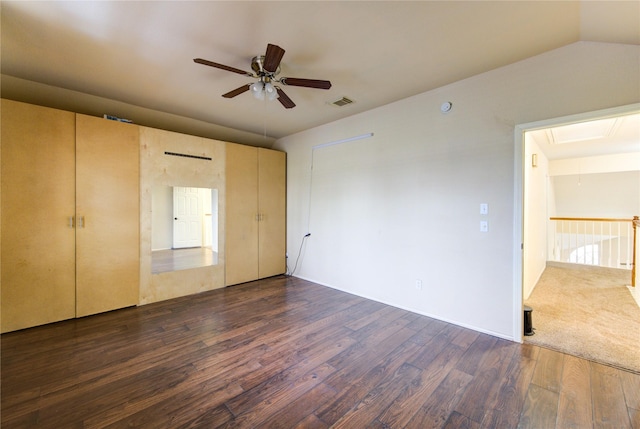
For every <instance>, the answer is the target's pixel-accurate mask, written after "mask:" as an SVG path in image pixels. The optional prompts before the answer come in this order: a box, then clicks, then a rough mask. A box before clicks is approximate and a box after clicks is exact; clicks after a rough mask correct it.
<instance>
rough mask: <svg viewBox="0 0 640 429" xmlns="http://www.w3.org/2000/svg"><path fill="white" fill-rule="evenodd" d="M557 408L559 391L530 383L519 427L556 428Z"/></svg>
mask: <svg viewBox="0 0 640 429" xmlns="http://www.w3.org/2000/svg"><path fill="white" fill-rule="evenodd" d="M557 410H558V393H556V392H552V391H551V390H547V389H545V388H543V387H540V386H538V385H537V384H530V385H529V390H528V392H527V399H526V400H525V403H524V408H523V410H522V414H521V416H520V422H519V423H518V428H519V429H525V428H530V429H539V428H555V427H556V417H557V414H558V413H557Z"/></svg>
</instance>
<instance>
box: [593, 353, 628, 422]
mask: <svg viewBox="0 0 640 429" xmlns="http://www.w3.org/2000/svg"><path fill="white" fill-rule="evenodd" d="M590 366H591V397H592V400H593V423H594V425H595V426H597V427H603V428H605V427H606V428H613V427H616V428H620V429H626V428H631V420H630V418H629V410H628V409H627V406H626V402H625V397H624V392H623V390H622V383H621V381H620V377H619V376H618V371H617V370H615V369H614V368H611V367H608V366H604V365H601V364H599V363H595V362H590Z"/></svg>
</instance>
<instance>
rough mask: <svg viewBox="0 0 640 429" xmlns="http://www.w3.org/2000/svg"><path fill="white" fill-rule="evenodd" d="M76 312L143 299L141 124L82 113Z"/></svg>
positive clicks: (78, 146)
mask: <svg viewBox="0 0 640 429" xmlns="http://www.w3.org/2000/svg"><path fill="white" fill-rule="evenodd" d="M76 165H77V166H76V171H77V180H76V192H77V200H76V201H77V202H76V215H77V218H78V225H77V230H76V246H77V252H76V255H77V256H76V260H77V268H76V315H77V317H81V316H86V315H89V314H95V313H100V312H104V311H109V310H114V309H117V308H123V307H127V306H132V305H136V304H137V303H138V292H139V279H140V270H139V265H140V246H139V240H140V226H139V225H140V191H139V186H140V185H139V183H140V149H139V128H138V126H136V125H132V124H126V123H121V122H117V121H109V120H105V119H102V118H97V117H92V116H85V115H77V119H76Z"/></svg>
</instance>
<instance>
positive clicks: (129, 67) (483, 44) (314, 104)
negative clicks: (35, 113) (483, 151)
mask: <svg viewBox="0 0 640 429" xmlns="http://www.w3.org/2000/svg"><path fill="white" fill-rule="evenodd" d="M0 12H1V36H2V39H1V43H2V47H1V48H2V50H1V55H2V56H1V60H2V62H1V72H2V95H3V97H8V98H13V99H18V100H23V101H28V102H32V103H37V104H43V105H51V106H52V107H58V108H66V109H69V110H74V111H78V112H82V113H90V114H91V113H93V114H96V113H98V114H101V113H110V114H114V115H118V114H119V112H118V111H109V112H106V111H104V109H106V108H107V107H106V106H107V105H106V104H105V101H104V100H105V99H108V100H112V101H114V102H116V103H120V104H112V105H110V106H109V108H111V109H114V110H118V109H117V107H118V106H135V107H136V108H137V110H136V109H131V108H130V109H126V108H124V107H122V111H123V112H124V113H126V114H131V115H133V116H134V117H131V118H129V119H132V120H134V122H136V123H140V124H143V125H154V124H153V121H152V119H151V116H153V115H152V113H153V112H163V113H165V114H166V116H165V119H164V120H165V122H166V123H165V124H164V125H165V126H164V128H167V129H174V128H180V126H184V125H180V124H181V122H184V118H190V119H194V120H197V121H201V122H202V123H207V124H215V127H217V128H215V127H214V128H212V129H211V131H210V133H211V134H212V135H209V136H208V137H213V138H220V139H223V140H231V141H240V142H245V143H249V144H257V145H265V146H268V145H269V144H270V143H271V142H272V141H273V139H275V138H279V137H283V136H287V135H291V134H294V133H296V132H298V131H301V130H305V129H309V128H311V127H314V126H317V125H321V124H325V123H329V122H331V121H334V120H337V119H339V118H342V117H346V116H350V115H354V114H357V113H359V112H363V111H366V110H369V109H372V108H375V107H378V106H381V105H384V104H387V103H391V102H393V101H396V100H400V99H403V98H406V97H409V96H412V95H415V94H418V93H421V92H425V91H429V90H432V89H435V88H438V87H441V86H443V85H446V84H449V83H452V82H455V81H458V80H461V79H465V78H467V77H470V76H473V75H476V74H479V73H483V72H486V71H489V70H492V69H495V68H498V67H501V66H504V65H507V64H510V63H513V62H516V61H519V60H522V59H525V58H528V57H531V56H534V55H537V54H540V53H543V52H546V51H549V50H552V49H555V48H558V47H561V46H564V45H567V44H571V43H574V42H577V41H599V42H614V43H627V44H640V3H639V2H635V1H631V2H630V1H622V2H616V1H603V2H600V1H495V2H494V1H410V2H403V1H300V2H294V1H284V2H278V1H194V2H186V1H180V2H178V1H174V2H171V1H159V2H155V1H140V2H138V1H97V2H93V1H86V2H63V1H46V2H24V1H2V2H1V10H0ZM267 43H273V44H276V45H279V46H281V47H282V48H284V49H285V51H286V52H285V54H284V57H283V59H282V63H281V69H282V72H281V75H282V76H292V77H300V78H311V79H326V80H330V81H331V82H332V87H331V89H329V90H322V89H309V88H301V87H294V86H286V87H284V86H283V89H284V90H285V91H286V93H287V95H288V96H289V97H290V98H291V99H292V100H293V101H294V102H295V104H296V107H295V108H293V109H284V108H283V107H282V105H281V104H280V103H278V102H277V101H272V102H264V101H258V100H255V99H254V98H253V97H251V95H250V94H249V93H248V92H247V93H244V94H241V95H239V96H237V97H235V98H231V99H227V98H223V97H222V94H224V93H226V92H228V91H230V90H232V89H235V88H238V87H239V86H241V85H244V84H247V83H251V82H252V81H253V80H252V79H251V78H248V77H245V76H242V75H240V74H236V73H231V72H228V71H224V70H220V69H217V68H212V67H207V66H203V65H200V64H196V63H194V62H193V59H194V58H204V59H207V60H210V61H214V62H217V63H222V64H225V65H228V66H231V67H234V68H238V69H242V70H247V71H251V68H250V62H251V59H252V58H253V57H254V56H256V55H262V54H264V52H265V48H266V46H267ZM51 88H63V89H66V90H71V91H74V92H72V93H66V94H78V96H77V97H70V96H68V95H67V96H64V97H60V96H59V95H58V93H57V92H56V91H55V90H51ZM81 94H88V95H89V96H88V97H87V96H84V95H82V96H81ZM342 97H347V98H349V99H351V100H353V103H351V104H348V105H346V106H343V107H337V106H335V105H334V104H333V102H334V101H336V100H339V99H341V98H342ZM150 112H151V113H150ZM172 121H174V122H175V124H172ZM260 139H262V140H260Z"/></svg>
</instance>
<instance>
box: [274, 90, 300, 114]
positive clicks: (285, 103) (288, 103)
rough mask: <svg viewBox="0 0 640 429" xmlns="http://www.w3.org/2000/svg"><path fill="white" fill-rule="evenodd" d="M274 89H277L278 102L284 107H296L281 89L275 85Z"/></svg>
mask: <svg viewBox="0 0 640 429" xmlns="http://www.w3.org/2000/svg"><path fill="white" fill-rule="evenodd" d="M276 91H278V101H279V102H280V104H282V105H283V106H284V107H285V109H291V108H292V107H296V103H294V102H293V101H291V99H290V98H289V96H288V95H287V94H285V93H284V91H283V90H281V89H280V88H278V87H276Z"/></svg>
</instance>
